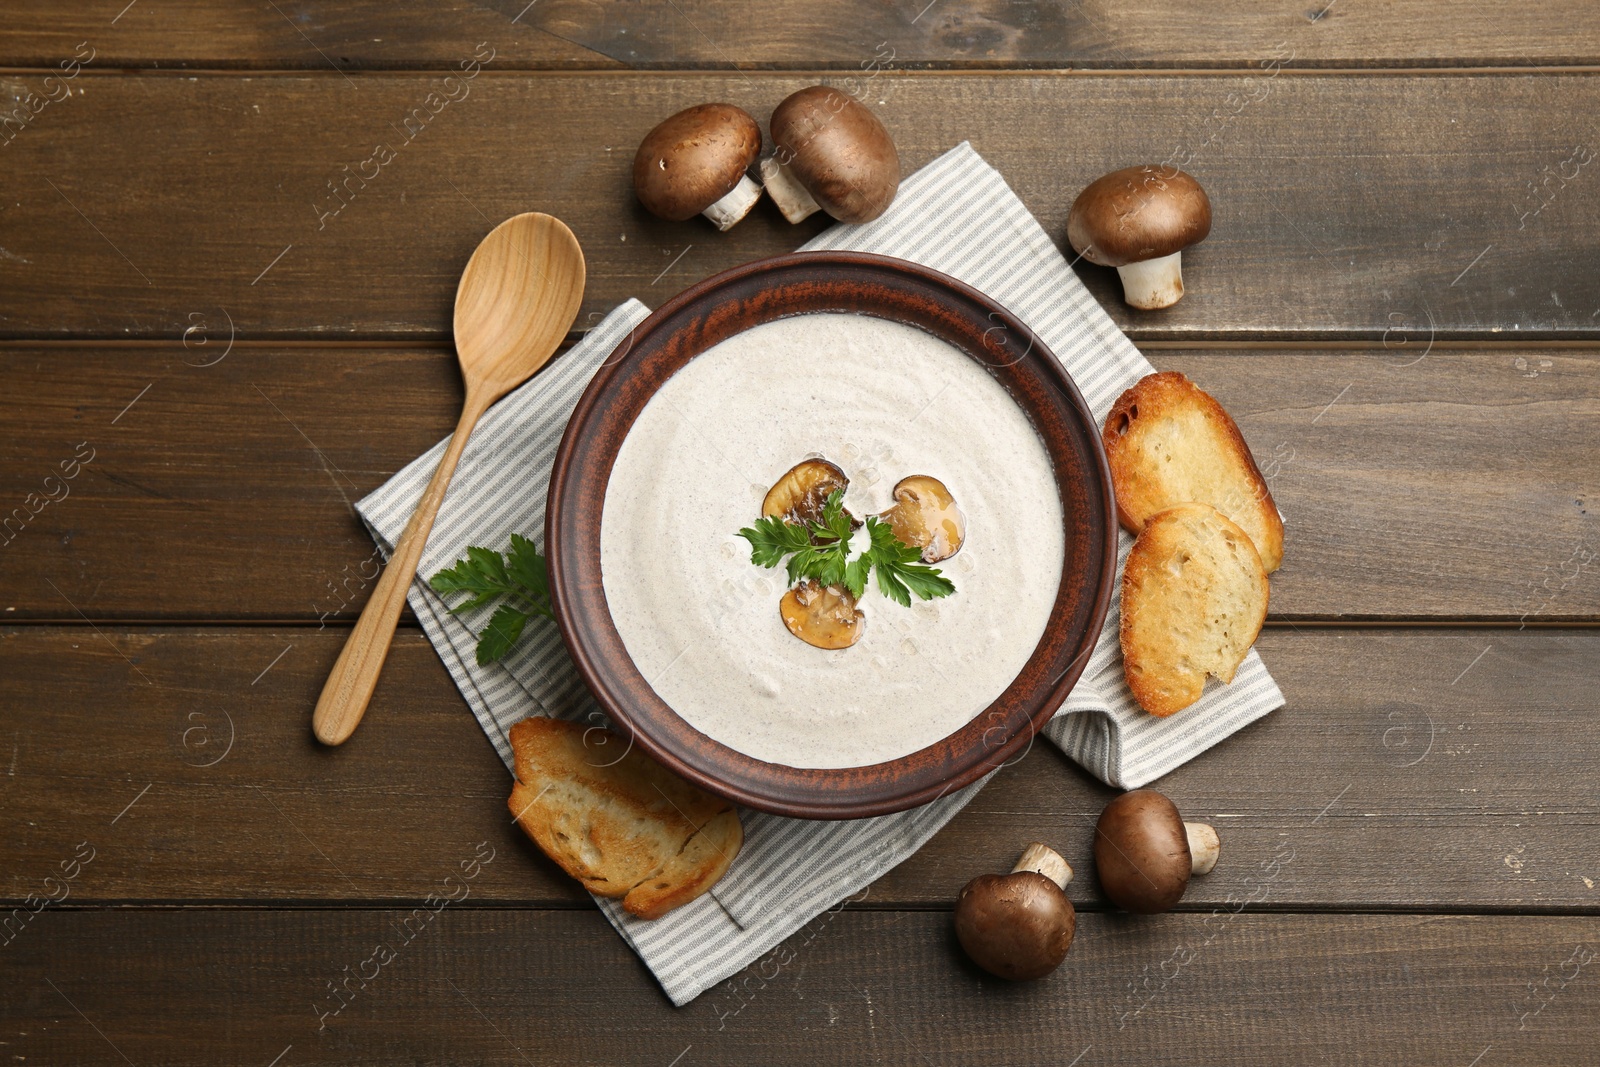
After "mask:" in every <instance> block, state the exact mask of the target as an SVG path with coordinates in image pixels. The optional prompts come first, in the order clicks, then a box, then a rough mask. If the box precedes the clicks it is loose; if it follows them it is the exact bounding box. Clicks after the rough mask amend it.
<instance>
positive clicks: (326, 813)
mask: <svg viewBox="0 0 1600 1067" xmlns="http://www.w3.org/2000/svg"><path fill="white" fill-rule="evenodd" d="M342 639H343V633H342V632H339V631H335V630H333V629H330V630H328V631H327V632H324V633H320V634H319V633H316V632H314V631H312V630H308V629H299V630H285V631H272V630H265V629H249V630H223V631H207V630H133V631H127V630H120V629H107V628H105V627H101V628H99V629H98V630H95V629H90V628H88V627H83V626H79V627H70V628H63V629H55V628H47V627H15V628H10V629H6V630H3V631H0V676H3V677H4V678H6V680H7V682H6V687H7V692H6V696H7V703H8V706H11V707H15V708H25V709H27V714H26V715H14V716H11V717H10V719H9V721H8V723H7V724H6V726H5V727H4V729H3V730H0V767H4V774H3V776H0V810H4V812H5V814H6V819H7V825H9V826H11V827H12V828H13V829H12V831H11V832H10V833H9V834H8V835H7V846H6V859H5V863H4V864H3V865H0V899H4V900H7V901H10V902H11V903H12V905H13V906H15V905H16V904H17V903H18V902H21V901H25V900H26V899H27V895H28V894H29V893H35V894H40V895H43V894H46V893H51V892H59V890H58V889H55V888H52V887H51V886H47V885H46V884H45V883H44V879H45V878H47V877H49V876H52V875H55V874H56V873H57V867H58V865H59V864H60V862H61V861H63V860H67V859H69V858H70V857H71V856H72V854H73V851H74V849H75V847H76V846H77V845H78V844H79V843H80V842H84V841H87V842H89V843H90V847H92V848H93V849H95V850H96V853H97V856H96V858H95V859H94V861H93V863H92V865H91V866H90V867H89V868H87V869H86V870H85V872H84V873H83V875H82V877H81V878H79V879H78V880H77V881H76V882H75V883H74V885H73V887H72V888H71V896H70V898H69V901H68V903H71V904H79V903H91V904H104V903H120V902H128V901H160V902H168V903H180V902H219V901H227V902H233V903H254V904H261V903H266V904H270V903H274V902H284V901H292V902H303V903H314V902H319V901H367V902H373V901H389V902H397V901H417V900H421V899H422V898H424V897H425V896H426V895H427V893H429V892H430V891H431V890H432V889H433V888H434V886H435V884H436V882H437V880H438V878H439V877H441V874H440V872H441V870H444V869H446V868H449V867H450V866H451V865H452V864H454V863H455V862H456V858H457V857H458V856H460V855H464V854H466V853H468V852H470V851H471V850H472V849H473V848H474V847H475V846H476V844H477V843H478V842H480V841H482V842H487V847H488V848H490V849H493V850H494V851H495V853H496V857H497V858H496V859H495V861H494V863H493V864H492V868H491V869H490V870H489V871H488V872H487V873H486V874H485V875H484V876H483V877H482V878H481V879H480V880H479V881H478V883H477V884H476V888H475V890H474V893H475V899H478V900H481V901H486V902H494V903H515V904H533V905H538V906H567V907H572V906H578V907H586V906H587V901H586V899H585V898H584V897H583V896H582V895H581V894H580V893H578V892H577V890H576V888H575V887H574V885H573V884H572V883H571V882H569V881H568V880H567V879H566V878H565V877H564V876H562V875H561V874H559V872H557V871H556V869H555V868H554V867H553V866H552V865H551V864H549V863H548V862H547V861H545V860H544V859H543V858H542V857H541V856H539V855H538V853H537V852H536V850H535V849H534V848H533V846H531V845H530V844H529V843H527V842H526V841H524V840H522V839H521V837H520V836H519V831H517V830H516V829H515V828H514V827H512V826H511V824H510V820H509V817H508V815H507V813H506V809H505V796H506V794H507V793H508V792H509V788H508V778H507V775H506V772H505V769H504V768H503V766H502V765H501V764H500V763H499V760H498V758H497V757H496V756H495V754H494V752H493V750H492V748H491V747H490V745H489V744H488V742H487V741H486V740H485V738H484V737H483V736H482V733H481V731H480V730H479V728H478V726H477V723H476V722H475V721H474V720H473V718H472V716H471V715H470V714H469V712H468V711H467V709H466V708H465V706H464V705H463V702H462V700H461V698H460V697H459V696H458V695H457V693H456V692H455V690H454V687H453V686H452V684H451V682H450V680H449V678H448V677H447V675H446V674H445V672H444V670H443V668H442V666H441V665H440V664H439V662H438V660H437V658H436V657H435V655H434V653H433V651H432V649H431V647H429V646H428V644H427V643H426V642H425V641H424V640H423V639H422V638H421V636H420V635H419V634H418V633H417V632H416V631H405V632H403V633H402V634H401V636H400V637H399V639H398V640H397V642H396V644H395V647H394V650H393V652H392V653H391V655H390V657H389V662H388V665H387V667H386V669H385V673H384V676H383V680H382V682H381V683H380V684H379V688H378V692H377V696H376V698H375V701H374V704H373V707H372V710H371V712H370V713H369V715H368V717H367V720H366V722H365V723H364V724H363V725H362V727H361V732H360V733H359V735H358V736H357V737H356V738H355V739H354V740H352V741H351V742H350V743H349V744H348V745H346V746H344V747H342V748H338V749H332V750H330V749H324V748H319V747H318V746H317V745H316V743H315V742H314V741H313V740H312V738H311V733H310V730H309V728H308V724H309V721H310V712H311V707H312V704H313V703H314V702H315V699H316V695H317V693H318V692H319V691H320V689H321V685H322V681H323V679H324V677H325V676H326V673H327V670H328V668H329V667H330V666H331V665H332V663H333V660H334V657H335V656H336V655H337V652H338V649H339V646H340V643H341V641H342ZM1260 650H1261V654H1262V656H1263V658H1264V659H1265V661H1266V663H1267V664H1268V666H1269V667H1270V668H1271V669H1272V670H1273V671H1274V672H1275V675H1276V677H1277V678H1278V680H1279V683H1280V685H1281V687H1282V689H1283V691H1284V694H1285V697H1286V699H1287V701H1288V704H1287V706H1286V707H1285V708H1284V709H1282V710H1280V711H1278V712H1275V713H1274V714H1272V715H1271V716H1269V717H1268V718H1266V719H1265V720H1263V721H1261V722H1259V723H1257V724H1255V725H1253V726H1251V727H1250V728H1248V729H1246V730H1245V731H1243V732H1241V733H1240V734H1237V735H1235V736H1234V737H1233V738H1230V739H1229V740H1228V741H1226V742H1224V743H1223V744H1222V745H1220V746H1219V747H1217V748H1216V749H1214V750H1212V751H1211V752H1208V753H1205V754H1203V755H1201V756H1200V757H1198V758H1196V759H1195V760H1193V761H1192V762H1190V763H1189V764H1187V765H1185V766H1184V767H1182V768H1180V769H1179V770H1177V771H1175V772H1173V773H1172V774H1170V775H1168V776H1167V777H1166V778H1164V779H1163V780H1162V781H1161V782H1160V783H1159V785H1160V787H1161V788H1162V789H1163V790H1164V791H1166V792H1167V793H1168V794H1169V795H1171V796H1172V797H1173V798H1174V799H1175V800H1176V802H1177V803H1179V805H1180V806H1181V807H1182V809H1183V810H1184V811H1185V813H1186V814H1188V815H1190V816H1191V817H1194V818H1205V819H1210V820H1212V821H1213V822H1214V824H1215V825H1216V826H1217V827H1218V831H1219V833H1220V834H1221V836H1222V840H1223V859H1222V862H1221V863H1220V864H1219V865H1218V867H1217V869H1216V871H1214V872H1213V873H1212V874H1211V875H1210V876H1208V877H1206V878H1203V879H1196V880H1195V882H1194V883H1193V884H1192V885H1191V886H1190V892H1189V896H1188V898H1187V899H1186V900H1185V902H1184V904H1183V906H1184V907H1185V908H1187V909H1190V910H1198V911H1206V910H1210V909H1212V908H1215V907H1217V906H1219V905H1222V904H1225V903H1229V902H1237V901H1239V900H1243V899H1245V898H1246V897H1250V899H1251V902H1252V906H1255V907H1265V908H1276V909H1305V908H1362V909H1373V908H1376V909H1426V910H1446V911H1449V910H1462V909H1465V910H1480V909H1488V910H1506V909H1515V910H1519V911H1527V910H1569V911H1581V912H1583V913H1585V914H1591V915H1593V914H1600V890H1597V889H1596V888H1595V883H1596V882H1600V867H1597V866H1596V856H1597V855H1600V848H1597V845H1600V797H1597V796H1596V793H1595V790H1594V788H1593V785H1592V783H1593V782H1595V781H1596V780H1597V778H1600V753H1597V752H1596V750H1595V747H1594V746H1593V745H1589V744H1585V743H1582V740H1581V739H1582V738H1583V737H1585V736H1587V735H1586V734H1585V733H1584V731H1586V730H1587V729H1588V725H1587V724H1588V723H1589V720H1590V718H1591V716H1590V709H1591V707H1592V704H1593V700H1592V695H1593V693H1594V690H1595V687H1596V685H1597V684H1600V632H1596V631H1593V630H1582V631H1567V632H1549V631H1545V632H1540V631H1523V632H1520V633H1519V632H1517V631H1514V630H1494V629H1474V630H1455V631H1424V630H1410V629H1400V630H1344V629H1330V630H1305V631H1297V630H1275V631H1269V632H1268V633H1267V634H1265V635H1264V636H1263V637H1262V640H1261V642H1260ZM108 694H115V697H114V698H109V697H108ZM230 742H231V743H230ZM1034 749H1035V750H1034V751H1031V752H1030V753H1028V754H1027V756H1026V757H1025V758H1023V759H1021V760H1020V761H1018V762H1017V763H1016V764H1015V765H1013V766H1011V767H1009V768H1007V769H1006V770H1005V771H1003V772H1002V773H1001V774H1000V775H999V776H998V777H997V778H996V780H995V781H993V782H991V783H990V785H989V786H988V787H987V788H986V789H985V790H984V791H983V792H982V793H981V794H980V795H979V797H978V798H977V799H976V800H975V801H973V803H972V805H971V806H970V807H969V809H968V810H966V811H964V812H963V813H961V814H960V815H959V816H958V817H957V818H956V819H955V820H954V821H953V822H952V823H951V824H950V825H949V826H948V827H946V828H945V829H944V830H943V831H942V832H941V833H940V834H938V835H937V836H936V837H935V838H934V839H933V840H932V841H931V842H930V843H929V844H928V845H927V846H926V847H924V848H923V849H922V851H921V852H919V853H918V854H917V855H916V856H915V857H913V858H912V859H910V860H909V861H907V862H906V863H905V864H903V865H902V866H901V867H900V868H899V869H897V870H895V871H894V872H892V873H891V874H890V875H888V876H887V877H885V878H884V879H882V880H881V881H880V882H879V883H878V884H877V885H876V886H874V887H873V889H872V894H871V898H870V899H871V901H872V902H873V904H874V905H875V906H884V907H893V906H903V905H914V906H919V907H924V906H934V907H941V906H945V905H947V904H948V903H949V902H950V901H951V900H953V899H954V897H955V894H956V892H957V891H958V890H959V889H960V887H961V886H962V885H963V884H964V883H965V882H966V881H967V880H968V879H969V878H971V877H973V876H974V875H976V874H978V873H982V872H985V871H990V870H997V869H1002V868H1006V867H1007V866H1008V865H1009V864H1010V863H1012V862H1013V861H1014V860H1015V858H1016V854H1017V853H1019V852H1020V851H1021V849H1022V847H1023V846H1024V845H1026V844H1027V843H1028V842H1029V841H1032V840H1043V841H1046V842H1049V843H1050V844H1052V845H1053V846H1054V847H1056V848H1058V849H1059V850H1060V851H1061V852H1062V854H1063V855H1065V856H1066V858H1067V859H1068V861H1069V862H1070V863H1072V864H1073V865H1074V867H1075V868H1076V869H1077V870H1078V872H1079V877H1078V880H1077V881H1076V882H1075V883H1074V886H1073V890H1072V895H1073V897H1074V898H1075V899H1076V900H1077V901H1078V902H1079V903H1080V904H1081V905H1083V906H1085V907H1088V908H1097V907H1101V906H1103V902H1102V900H1101V898H1100V896H1099V895H1098V889H1097V887H1096V884H1095V880H1094V876H1093V869H1094V868H1093V863H1092V860H1091V858H1090V844H1091V841H1092V837H1093V825H1094V820H1095V818H1097V817H1098V814H1099V811H1100V809H1101V807H1102V806H1103V805H1104V804H1105V802H1106V801H1107V800H1108V799H1109V798H1110V797H1111V795H1112V793H1113V791H1112V790H1111V789H1109V788H1107V787H1105V786H1103V785H1101V784H1100V783H1098V782H1096V781H1094V780H1093V779H1091V778H1090V777H1089V776H1088V775H1087V774H1086V773H1084V772H1083V771H1081V770H1080V769H1078V768H1077V767H1075V766H1074V765H1072V764H1071V763H1069V762H1068V761H1067V760H1066V759H1065V758H1064V757H1063V756H1062V755H1061V754H1060V753H1059V752H1058V751H1057V750H1056V749H1055V748H1054V747H1053V746H1051V745H1050V744H1048V743H1047V742H1043V741H1040V742H1039V743H1038V744H1037V745H1035V746H1034ZM1291 854H1292V855H1291ZM1274 856H1278V857H1280V864H1279V865H1280V866H1282V867H1283V868H1284V869H1283V870H1282V871H1281V873H1277V874H1275V875H1274V877H1273V880H1272V883H1271V885H1270V887H1269V888H1267V889H1265V890H1263V889H1261V887H1260V882H1261V873H1262V871H1263V870H1264V869H1265V868H1266V866H1267V865H1269V864H1270V863H1271V862H1272V859H1273V857H1274Z"/></svg>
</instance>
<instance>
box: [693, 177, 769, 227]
mask: <svg viewBox="0 0 1600 1067" xmlns="http://www.w3.org/2000/svg"><path fill="white" fill-rule="evenodd" d="M760 199H761V186H759V185H757V184H756V183H755V182H753V181H751V180H750V176H749V175H748V174H746V175H743V176H742V177H740V179H739V184H738V185H735V186H734V187H733V188H732V189H730V190H728V192H727V193H725V194H724V195H723V197H722V199H721V200H718V201H717V202H716V203H714V204H712V205H711V206H710V207H708V208H706V209H705V210H704V211H702V212H700V214H702V215H704V216H705V217H706V218H708V219H710V220H711V221H712V222H714V223H716V224H717V229H719V230H728V229H731V228H732V227H733V225H734V223H736V222H738V221H739V220H740V219H742V218H744V217H745V216H746V215H748V214H750V209H751V208H753V207H755V206H756V201H757V200H760Z"/></svg>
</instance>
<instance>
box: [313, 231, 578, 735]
mask: <svg viewBox="0 0 1600 1067" xmlns="http://www.w3.org/2000/svg"><path fill="white" fill-rule="evenodd" d="M584 280H585V268H584V261H583V249H581V248H579V247H578V241H577V238H575V237H573V236H572V231H571V230H569V229H567V227H566V226H565V224H563V223H562V222H561V220H560V219H557V218H553V217H551V216H549V215H543V214H540V213H539V212H536V211H530V212H527V213H526V214H522V215H517V216H515V217H513V218H509V219H507V220H506V221H505V222H502V223H501V224H500V225H498V226H496V227H495V228H494V229H493V230H491V231H489V235H488V236H487V237H485V238H484V239H483V240H482V241H481V242H480V243H479V244H478V247H477V249H476V250H475V251H474V252H473V253H472V258H471V259H469V260H468V261H467V267H466V269H465V270H463V271H462V272H461V284H460V285H459V286H458V287H457V288H456V310H455V337H456V357H457V359H458V360H459V361H460V364H461V377H462V380H463V382H464V383H465V384H466V387H467V396H466V400H465V402H463V404H462V406H461V419H460V421H459V422H457V423H456V432H455V434H454V435H453V436H452V437H451V438H450V445H449V447H448V448H446V449H445V453H444V456H443V457H442V458H441V459H440V460H439V466H438V469H436V470H435V471H434V472H433V478H432V479H431V480H430V481H429V482H428V487H427V488H426V489H425V490H423V493H422V499H421V500H420V501H418V503H417V510H416V512H415V513H414V514H413V515H412V516H411V521H410V522H409V523H407V524H406V529H405V532H404V533H403V534H401V535H400V541H399V543H398V544H396V545H395V550H394V555H392V556H391V557H390V559H389V565H388V566H387V567H385V568H384V571H383V576H382V577H380V578H379V579H378V584H377V585H376V586H375V587H374V588H373V590H372V597H371V599H369V600H368V601H367V606H366V607H365V608H364V609H363V610H362V612H361V618H360V619H359V620H357V622H356V625H355V629H353V630H352V631H351V632H350V637H349V638H348V639H347V640H346V641H345V644H344V650H343V651H342V652H340V653H339V659H338V661H337V662H336V663H334V665H333V670H332V671H331V672H330V673H329V675H328V681H327V682H326V684H324V686H323V688H322V696H321V697H320V698H319V699H318V700H317V708H316V711H315V712H313V713H312V717H311V725H312V730H313V731H314V732H315V733H316V735H317V739H318V740H319V741H321V742H322V743H323V744H327V745H338V744H343V743H344V742H345V741H346V740H347V739H348V738H349V737H350V735H351V734H352V733H354V732H355V728H356V726H357V725H359V724H360V722H361V717H362V716H363V715H364V714H366V710H367V704H368V703H369V702H370V701H371V699H372V691H373V689H374V688H375V687H376V686H377V684H378V674H379V672H380V671H382V670H383V661H384V659H385V658H386V657H387V656H388V654H389V642H390V641H391V640H392V639H393V638H394V628H395V626H396V624H398V623H399V621H400V610H401V609H402V608H403V607H405V602H406V591H407V590H408V589H410V588H411V579H412V578H413V577H415V576H416V573H417V563H418V561H419V560H421V559H422V549H423V546H424V545H426V544H427V541H428V533H429V531H431V530H432V529H433V520H434V517H435V516H436V515H437V514H438V513H439V505H440V504H441V503H443V502H444V494H445V490H446V489H448V488H449V487H450V477H451V475H453V474H454V473H455V469H456V463H457V462H459V461H460V459H461V453H462V451H463V450H464V449H465V448H466V445H467V437H468V435H470V434H471V433H472V428H473V427H474V426H475V425H477V422H478V418H479V417H480V416H481V415H482V414H483V413H484V412H485V411H487V410H488V408H489V405H491V404H493V403H494V402H495V401H496V400H499V399H500V398H501V397H502V396H505V395H506V394H507V393H509V392H510V391H511V390H513V389H515V388H516V387H517V386H519V385H521V384H522V383H523V382H525V381H527V380H528V379H529V378H531V377H533V375H534V373H535V372H536V371H538V369H539V368H540V367H542V366H544V365H545V364H546V363H548V362H549V361H550V357H551V356H552V355H554V354H555V350H556V348H557V347H559V346H560V344H561V341H562V339H563V338H565V337H566V335H567V331H568V330H569V329H570V328H571V327H572V321H573V319H575V318H576V317H577V315H578V306H579V305H580V304H581V303H582V302H583V286H584Z"/></svg>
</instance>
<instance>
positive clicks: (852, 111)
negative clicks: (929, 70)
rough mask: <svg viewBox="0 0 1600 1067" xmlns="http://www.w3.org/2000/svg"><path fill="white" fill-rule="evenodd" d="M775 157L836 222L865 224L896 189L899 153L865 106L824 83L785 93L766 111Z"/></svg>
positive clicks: (875, 214) (889, 200) (887, 204)
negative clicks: (768, 114) (770, 120)
mask: <svg viewBox="0 0 1600 1067" xmlns="http://www.w3.org/2000/svg"><path fill="white" fill-rule="evenodd" d="M771 128H772V144H773V146H774V148H776V150H777V158H778V161H779V162H780V163H782V164H784V165H785V166H787V167H788V168H789V170H790V172H791V173H792V174H793V175H794V176H795V177H796V178H797V179H799V181H800V184H801V185H803V186H805V187H806V191H807V192H809V193H810V194H811V196H812V197H813V198H814V199H815V200H816V202H817V203H818V204H820V205H821V206H822V210H824V211H826V212H827V213H828V214H830V215H832V216H833V217H834V218H836V219H838V220H839V221H840V222H871V221H872V220H873V219H875V218H877V217H878V216H879V215H882V214H883V213H884V211H885V210H886V209H887V208H888V207H889V204H890V202H891V201H893V200H894V194H895V193H896V192H897V191H898V190H899V188H900V154H899V153H898V152H896V151H895V147H894V140H893V138H891V137H890V136H889V131H888V130H886V129H884V127H883V123H881V122H879V121H878V116H876V115H874V114H873V113H872V112H871V110H870V109H868V108H867V106H866V105H865V104H862V103H860V102H859V101H857V100H856V99H855V98H854V97H852V96H851V95H849V94H848V93H845V92H841V91H840V90H838V89H830V88H828V87H827V86H826V85H812V86H809V87H807V88H805V89H801V90H800V91H799V92H795V93H791V94H789V96H788V97H786V98H785V99H784V101H783V103H781V104H779V105H778V106H777V108H775V109H774V110H773V112H772V123H771Z"/></svg>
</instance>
